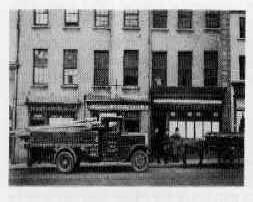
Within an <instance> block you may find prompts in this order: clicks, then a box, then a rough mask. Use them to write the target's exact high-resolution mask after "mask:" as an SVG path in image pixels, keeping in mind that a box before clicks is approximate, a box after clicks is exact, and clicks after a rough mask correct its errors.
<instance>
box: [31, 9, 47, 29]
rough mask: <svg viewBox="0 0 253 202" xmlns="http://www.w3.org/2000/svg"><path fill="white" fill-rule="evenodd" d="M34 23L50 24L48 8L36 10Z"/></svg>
mask: <svg viewBox="0 0 253 202" xmlns="http://www.w3.org/2000/svg"><path fill="white" fill-rule="evenodd" d="M33 15H34V18H33V20H34V25H48V10H47V9H43V10H34V13H33Z"/></svg>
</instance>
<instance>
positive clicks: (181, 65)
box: [178, 51, 193, 87]
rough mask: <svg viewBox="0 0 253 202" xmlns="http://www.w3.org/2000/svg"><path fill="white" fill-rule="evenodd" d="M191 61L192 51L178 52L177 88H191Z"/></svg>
mask: <svg viewBox="0 0 253 202" xmlns="http://www.w3.org/2000/svg"><path fill="white" fill-rule="evenodd" d="M187 60H189V61H187ZM192 60H193V52H192V51H178V86H180V87H192V62H193V61H192ZM187 63H189V64H187Z"/></svg>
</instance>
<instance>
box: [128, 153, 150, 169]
mask: <svg viewBox="0 0 253 202" xmlns="http://www.w3.org/2000/svg"><path fill="white" fill-rule="evenodd" d="M131 163H132V167H133V169H134V171H135V172H144V171H146V170H147V169H148V155H147V153H146V152H145V151H143V150H136V151H135V152H134V153H133V154H132V157H131Z"/></svg>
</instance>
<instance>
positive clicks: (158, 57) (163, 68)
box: [152, 51, 168, 87]
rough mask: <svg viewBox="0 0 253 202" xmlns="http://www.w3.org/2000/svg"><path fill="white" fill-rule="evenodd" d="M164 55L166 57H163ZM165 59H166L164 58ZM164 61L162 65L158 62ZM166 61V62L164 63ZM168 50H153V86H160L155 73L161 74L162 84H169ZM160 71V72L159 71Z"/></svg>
mask: <svg viewBox="0 0 253 202" xmlns="http://www.w3.org/2000/svg"><path fill="white" fill-rule="evenodd" d="M163 57H164V58H163ZM163 59H164V60H163ZM159 62H162V65H160V64H158V65H156V64H157V63H159ZM163 62H165V64H163ZM167 66H168V62H167V51H153V52H152V86H153V87H159V86H158V85H157V84H156V83H155V78H154V76H155V75H154V73H155V72H156V73H157V74H158V75H159V74H160V75H161V77H162V78H161V86H167ZM159 72H160V73H159Z"/></svg>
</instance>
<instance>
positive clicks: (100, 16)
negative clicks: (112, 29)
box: [95, 10, 109, 27]
mask: <svg viewBox="0 0 253 202" xmlns="http://www.w3.org/2000/svg"><path fill="white" fill-rule="evenodd" d="M95 26H96V27H109V11H108V10H95Z"/></svg>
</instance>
